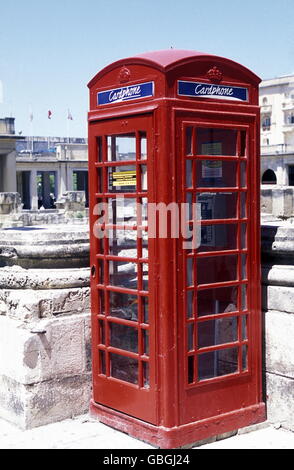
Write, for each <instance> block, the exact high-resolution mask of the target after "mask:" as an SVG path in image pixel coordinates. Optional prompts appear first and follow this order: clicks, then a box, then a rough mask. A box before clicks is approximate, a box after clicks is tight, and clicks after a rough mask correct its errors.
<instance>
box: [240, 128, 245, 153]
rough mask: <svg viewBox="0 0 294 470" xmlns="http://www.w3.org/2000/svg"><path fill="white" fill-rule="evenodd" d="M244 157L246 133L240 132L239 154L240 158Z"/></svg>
mask: <svg viewBox="0 0 294 470" xmlns="http://www.w3.org/2000/svg"><path fill="white" fill-rule="evenodd" d="M245 156H246V131H241V153H240V157H245Z"/></svg>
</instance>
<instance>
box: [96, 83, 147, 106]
mask: <svg viewBox="0 0 294 470" xmlns="http://www.w3.org/2000/svg"><path fill="white" fill-rule="evenodd" d="M150 96H154V82H146V83H140V84H138V85H131V86H124V87H121V88H114V89H112V90H106V91H100V92H99V93H97V105H98V106H99V105H103V104H112V103H120V102H122V101H128V100H134V99H139V98H148V97H150Z"/></svg>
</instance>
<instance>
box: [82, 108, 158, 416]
mask: <svg viewBox="0 0 294 470" xmlns="http://www.w3.org/2000/svg"><path fill="white" fill-rule="evenodd" d="M151 140H152V116H151V115H143V116H139V117H131V118H125V119H116V120H111V121H101V122H95V123H91V125H90V132H89V145H90V146H91V149H92V151H91V152H90V155H91V154H92V155H95V156H96V158H95V160H94V161H90V172H89V174H90V194H91V201H90V213H91V237H92V243H91V266H92V276H91V296H92V334H93V341H92V344H93V388H94V392H93V399H94V402H96V403H102V404H103V405H104V406H108V407H110V408H112V409H115V410H118V411H122V412H123V413H126V414H129V415H132V416H135V417H137V418H140V419H142V420H144V421H147V422H150V423H153V424H156V423H157V414H156V390H155V388H156V382H155V360H154V356H155V351H154V348H155V341H154V318H153V312H154V309H153V308H152V305H153V302H154V300H153V297H154V294H153V290H152V283H151V282H150V279H152V275H153V273H152V266H153V265H154V263H152V258H153V245H152V240H150V241H148V236H147V224H148V221H147V201H148V200H150V199H151V200H152V197H153V188H152V178H151V177H150V174H149V166H150V162H151V160H152V158H153V155H152V149H153V145H152V141H151Z"/></svg>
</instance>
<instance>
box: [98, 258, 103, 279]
mask: <svg viewBox="0 0 294 470" xmlns="http://www.w3.org/2000/svg"><path fill="white" fill-rule="evenodd" d="M97 265H98V284H104V260H103V259H98V261H97Z"/></svg>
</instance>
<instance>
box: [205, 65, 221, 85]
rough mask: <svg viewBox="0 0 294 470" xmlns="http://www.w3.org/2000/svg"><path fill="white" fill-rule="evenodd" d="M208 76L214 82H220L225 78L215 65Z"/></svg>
mask: <svg viewBox="0 0 294 470" xmlns="http://www.w3.org/2000/svg"><path fill="white" fill-rule="evenodd" d="M206 76H207V77H208V78H209V79H210V80H211V81H212V82H220V81H221V79H222V78H223V74H222V72H221V71H220V70H219V69H218V68H217V66H216V65H215V66H214V67H212V69H209V70H208V72H207V74H206Z"/></svg>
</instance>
